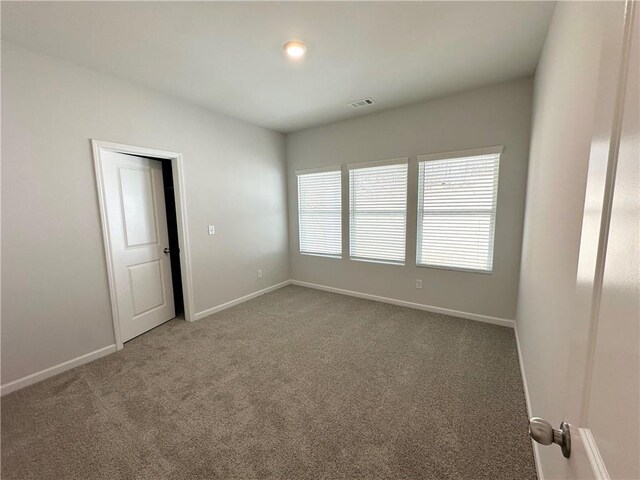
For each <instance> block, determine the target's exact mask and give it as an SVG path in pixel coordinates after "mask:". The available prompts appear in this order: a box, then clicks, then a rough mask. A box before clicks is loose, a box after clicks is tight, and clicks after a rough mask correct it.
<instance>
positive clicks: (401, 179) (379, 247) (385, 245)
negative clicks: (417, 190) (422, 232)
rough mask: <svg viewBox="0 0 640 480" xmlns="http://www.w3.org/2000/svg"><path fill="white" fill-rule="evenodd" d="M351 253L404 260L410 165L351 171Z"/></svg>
mask: <svg viewBox="0 0 640 480" xmlns="http://www.w3.org/2000/svg"><path fill="white" fill-rule="evenodd" d="M349 199H350V212H349V213H350V223H349V233H350V249H349V250H350V255H351V257H352V258H355V259H362V260H374V261H386V262H392V263H403V262H404V257H405V226H406V220H407V164H406V162H405V163H401V164H395V165H384V166H378V167H366V168H356V169H351V170H349Z"/></svg>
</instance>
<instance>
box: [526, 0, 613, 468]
mask: <svg viewBox="0 0 640 480" xmlns="http://www.w3.org/2000/svg"><path fill="white" fill-rule="evenodd" d="M612 4H613V2H612ZM605 6H606V5H605ZM620 6H621V5H620V4H618V6H617V7H615V6H614V7H615V8H619V7H620ZM602 8H603V5H602V4H599V2H559V3H558V5H557V6H556V9H555V12H554V15H553V19H552V22H551V25H550V28H549V33H548V36H547V40H546V43H545V46H544V49H543V52H542V57H541V59H540V63H539V65H538V69H537V73H536V79H535V93H534V107H533V111H534V115H533V125H532V136H531V153H530V161H529V184H528V189H527V202H526V220H525V229H524V235H523V247H522V249H523V250H522V265H521V275H520V291H519V295H518V312H517V317H516V324H517V329H518V336H519V339H520V346H521V350H522V357H523V366H524V370H525V373H526V376H527V384H528V389H529V395H530V400H531V407H532V414H533V415H535V416H540V417H543V418H546V419H547V420H549V421H552V422H553V423H554V424H555V423H557V422H559V421H561V420H565V419H566V420H568V421H576V420H575V419H572V418H567V417H566V416H565V415H566V414H567V413H568V412H567V403H568V395H569V393H570V392H569V388H568V380H569V365H570V364H569V362H570V350H569V349H568V348H567V342H568V341H569V340H571V347H572V348H573V349H575V348H576V345H575V341H574V340H575V338H576V333H577V332H576V330H575V327H576V326H577V324H576V323H574V314H575V309H576V306H577V304H576V296H575V294H576V277H577V270H578V257H579V248H580V237H581V231H582V218H583V211H584V200H585V189H586V184H587V172H588V163H589V152H590V148H591V139H592V134H593V126H594V119H595V111H596V94H597V89H598V75H599V65H600V52H601V51H602V45H601V41H602V40H601V39H602V37H601V30H602V21H601V18H602ZM540 456H541V462H542V466H543V469H544V474H545V477H546V478H567V477H566V476H567V475H568V474H566V473H565V472H564V470H565V469H566V468H567V465H568V464H567V462H565V461H564V459H563V457H562V456H561V455H559V454H558V452H557V451H555V449H552V448H544V447H542V448H540Z"/></svg>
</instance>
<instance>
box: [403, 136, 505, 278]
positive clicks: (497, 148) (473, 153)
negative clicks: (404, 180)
mask: <svg viewBox="0 0 640 480" xmlns="http://www.w3.org/2000/svg"><path fill="white" fill-rule="evenodd" d="M503 150H504V145H493V146H490V147H482V148H472V149H468V150H455V151H451V152H441V153H429V154H423V155H417V157H416V159H417V163H418V167H419V166H420V163H421V162H428V161H431V160H447V159H449V158H463V157H477V156H480V155H495V154H498V155H500V158H502V152H503ZM418 170H419V168H418ZM500 170H502V169H501V168H500V167H499V168H498V177H497V179H496V191H495V197H496V209H495V214H494V218H493V222H494V223H493V226H492V229H491V235H492V238H491V243H492V245H493V248H494V249H495V233H496V229H495V227H496V226H495V221H496V218H497V216H498V189H499V185H500ZM416 181H417V183H418V185H417V189H416V193H417V195H416V197H417V202H416V207H417V208H416V252H415V254H416V255H415V259H416V267H419V268H433V269H436V270H449V271H453V272H464V273H479V274H481V275H492V274H493V271H494V269H493V265H494V262H493V261H492V262H491V270H479V269H475V268H463V267H446V266H442V265H429V264H426V263H419V262H418V248H419V246H420V234H421V232H420V230H421V229H420V222H421V218H420V175H419V174H418V175H417V177H416ZM493 259H494V260H495V256H494V257H493Z"/></svg>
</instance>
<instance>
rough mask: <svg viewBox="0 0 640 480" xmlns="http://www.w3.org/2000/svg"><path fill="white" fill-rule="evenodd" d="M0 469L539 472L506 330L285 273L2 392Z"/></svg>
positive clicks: (107, 474) (270, 474)
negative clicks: (302, 281) (292, 282)
mask: <svg viewBox="0 0 640 480" xmlns="http://www.w3.org/2000/svg"><path fill="white" fill-rule="evenodd" d="M2 478H3V479H4V480H10V479H66V478H74V479H83V480H87V479H94V478H95V479H99V478H109V479H115V478H122V479H136V478H140V479H165V478H171V479H188V478H202V479H204V478H225V479H232V478H247V479H254V478H278V479H307V478H322V479H333V478H345V479H361V478H363V479H364V478H393V479H401V478H425V479H474V480H475V479H491V480H499V479H508V480H518V479H535V478H536V476H535V470H534V464H533V455H532V450H531V444H530V441H529V438H528V436H527V414H526V408H525V401H524V395H523V390H522V383H521V379H520V372H519V367H518V360H517V354H516V346H515V341H514V334H513V331H512V330H510V329H507V328H503V327H497V326H492V325H486V324H482V323H478V322H473V321H469V320H461V319H457V318H453V317H448V316H445V315H437V314H431V313H427V312H421V311H417V310H411V309H408V308H401V307H396V306H392V305H386V304H382V303H376V302H371V301H368V300H361V299H356V298H350V297H345V296H341V295H335V294H330V293H325V292H319V291H315V290H310V289H306V288H301V287H294V286H289V287H285V288H283V289H281V290H278V291H275V292H273V293H270V294H267V295H264V296H262V297H259V298H257V299H255V300H252V301H250V302H247V303H245V304H242V305H239V306H237V307H234V308H232V309H229V310H225V311H224V312H220V313H218V314H215V315H212V316H211V317H208V318H206V319H203V320H200V321H198V322H195V323H187V322H184V321H179V320H173V321H171V322H169V323H166V324H165V325H162V326H160V327H158V328H156V329H155V330H153V331H151V332H149V333H147V334H145V335H142V336H141V337H138V338H137V339H135V340H133V341H131V342H129V343H127V344H126V346H125V348H124V350H122V351H120V352H118V353H115V354H112V355H109V356H107V357H104V358H102V359H100V360H97V361H95V362H93V363H91V364H88V365H85V366H82V367H79V368H76V369H74V370H71V371H69V372H66V373H63V374H61V375H59V376H57V377H54V378H51V379H48V380H46V381H44V382H42V383H39V384H37V385H33V386H31V387H28V388H25V389H23V390H20V391H18V392H14V393H12V394H10V395H8V396H6V397H4V398H3V399H2Z"/></svg>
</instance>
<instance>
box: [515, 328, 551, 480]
mask: <svg viewBox="0 0 640 480" xmlns="http://www.w3.org/2000/svg"><path fill="white" fill-rule="evenodd" d="M513 330H514V334H515V337H516V350H517V351H518V362H519V363H520V375H521V376H522V388H523V390H524V399H525V402H526V404H527V416H528V417H529V418H531V417H533V413H532V410H531V397H530V396H529V385H528V384H527V375H526V373H525V370H524V360H523V358H522V348H521V347H520V337H519V336H518V324H515V325H514V328H513ZM531 446H532V448H533V459H534V461H535V464H536V472H537V474H538V480H544V474H543V472H542V460H541V459H540V444H539V443H537V442H535V441H534V440H533V439H531Z"/></svg>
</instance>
